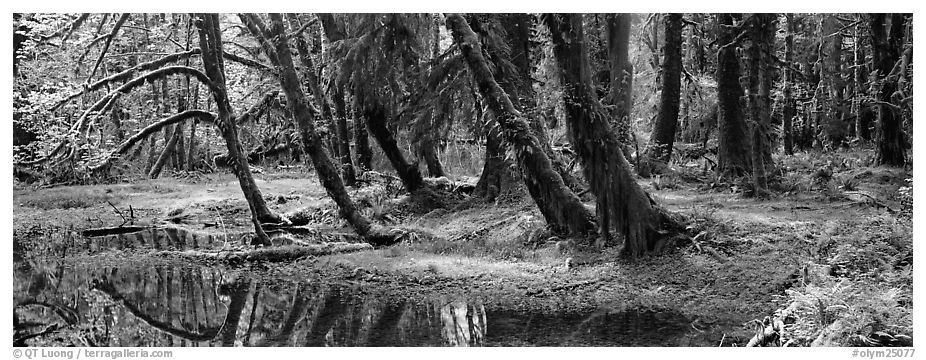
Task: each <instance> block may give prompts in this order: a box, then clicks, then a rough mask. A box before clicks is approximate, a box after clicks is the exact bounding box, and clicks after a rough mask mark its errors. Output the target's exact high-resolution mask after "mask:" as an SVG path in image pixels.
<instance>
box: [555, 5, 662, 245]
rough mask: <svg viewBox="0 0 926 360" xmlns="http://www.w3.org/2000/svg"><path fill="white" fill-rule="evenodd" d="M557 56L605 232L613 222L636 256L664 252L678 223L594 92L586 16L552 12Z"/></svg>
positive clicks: (575, 141)
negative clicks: (626, 150)
mask: <svg viewBox="0 0 926 360" xmlns="http://www.w3.org/2000/svg"><path fill="white" fill-rule="evenodd" d="M543 19H544V22H545V24H546V25H547V27H548V28H549V29H550V34H551V37H552V39H553V55H554V56H555V57H556V62H557V64H558V67H559V70H560V71H559V72H560V75H561V78H562V80H563V85H564V88H565V91H564V97H565V104H566V120H567V124H568V125H569V130H570V134H571V140H572V144H573V147H574V148H575V149H576V153H577V154H578V156H579V159H581V161H582V167H583V169H584V171H585V177H586V179H588V181H589V184H590V185H591V191H592V193H594V194H595V197H596V205H597V212H598V225H599V230H600V235H601V236H602V238H604V239H608V238H609V232H610V228H611V224H613V225H614V227H616V228H617V230H618V233H619V234H621V235H623V237H624V247H623V249H622V253H623V254H624V255H625V256H629V257H631V258H635V257H639V256H642V255H644V254H647V253H650V252H657V251H660V250H661V248H662V246H663V245H664V244H665V242H664V241H665V240H664V234H666V233H669V232H671V231H675V230H676V228H677V226H678V225H677V223H676V222H675V220H674V219H672V217H671V216H670V214H669V213H667V212H666V211H665V210H663V209H661V208H660V207H659V206H658V205H657V204H656V203H655V202H654V201H653V200H652V199H651V198H650V196H649V194H647V193H646V192H645V191H644V190H643V188H641V187H640V185H639V184H637V182H636V180H635V179H634V177H633V174H632V173H631V170H630V164H629V163H628V162H627V160H626V159H625V158H624V155H623V154H622V152H621V146H620V142H619V141H618V140H617V136H616V135H615V134H614V132H613V131H611V125H610V121H609V120H608V116H607V115H606V113H605V112H604V109H603V108H602V106H601V104H600V103H599V102H598V100H597V98H596V97H595V95H594V92H593V89H592V85H591V73H590V72H591V71H590V67H589V64H588V48H587V45H586V44H585V34H584V33H583V28H582V15H581V14H555V15H554V14H546V15H544V17H543Z"/></svg>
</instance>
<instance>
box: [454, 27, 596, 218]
mask: <svg viewBox="0 0 926 360" xmlns="http://www.w3.org/2000/svg"><path fill="white" fill-rule="evenodd" d="M446 26H447V30H449V31H450V33H451V34H452V36H453V39H454V42H455V43H456V44H457V45H458V46H459V47H460V50H461V51H462V52H463V57H464V59H465V60H466V63H467V65H468V67H469V69H470V74H471V75H472V76H473V79H474V80H475V81H476V83H477V86H478V88H479V92H480V93H481V94H482V97H483V98H484V99H485V101H486V102H487V103H488V106H489V108H490V109H492V111H493V112H494V113H495V119H496V121H498V123H499V125H500V126H501V129H502V131H503V134H504V137H505V140H506V141H507V142H508V144H509V145H510V146H511V148H513V150H514V152H515V158H516V159H517V161H518V164H519V165H520V167H521V174H522V176H523V178H524V183H525V185H526V186H527V189H528V192H529V193H530V194H531V197H532V198H533V199H534V202H535V203H536V204H537V206H538V207H539V208H540V212H541V213H542V214H543V216H544V218H545V219H546V220H547V224H548V225H549V226H550V227H551V228H552V229H553V230H554V231H557V232H566V233H570V234H574V235H584V234H588V233H589V232H591V231H593V230H594V223H593V221H592V216H591V214H590V213H589V212H588V210H587V209H586V208H585V206H584V205H583V204H582V203H581V202H580V201H579V198H578V197H576V196H575V194H573V193H572V192H571V191H569V188H567V187H566V184H565V183H563V179H562V177H561V176H560V175H559V173H557V172H556V171H555V170H553V166H552V163H551V162H550V159H549V157H547V155H546V153H545V152H544V151H543V149H542V148H541V146H540V144H539V141H538V140H537V137H536V136H534V134H533V133H532V132H531V130H530V126H529V125H528V123H527V121H525V120H524V118H523V117H522V115H521V113H520V112H518V111H517V110H516V109H515V108H514V105H513V104H512V103H511V100H510V99H509V98H508V95H507V94H505V91H504V90H502V88H501V86H499V84H498V83H497V82H496V81H495V78H494V76H493V75H492V72H491V70H489V66H488V63H487V61H486V59H485V57H484V56H483V53H482V46H481V44H480V43H479V38H478V37H477V36H476V34H475V33H474V32H473V30H472V28H470V26H469V24H467V22H466V20H465V19H464V18H463V16H461V15H459V14H450V15H447V17H446Z"/></svg>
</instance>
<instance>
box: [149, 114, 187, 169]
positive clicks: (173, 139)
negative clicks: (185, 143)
mask: <svg viewBox="0 0 926 360" xmlns="http://www.w3.org/2000/svg"><path fill="white" fill-rule="evenodd" d="M180 125H181V124H177V125H174V126H171V127H170V128H171V131H170V132H169V133H170V134H171V135H170V140H168V141H167V145H165V146H164V150H163V151H161V155H160V156H158V160H157V161H155V163H154V166H152V167H151V171H150V172H148V177H149V178H152V179H157V178H158V176H160V175H161V170H163V169H164V165H167V161H168V160H169V159H170V158H171V155H172V154H174V149H176V147H177V141H178V140H179V139H180V136H182V135H181V133H180V131H179V130H180Z"/></svg>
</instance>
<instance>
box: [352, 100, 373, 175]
mask: <svg viewBox="0 0 926 360" xmlns="http://www.w3.org/2000/svg"><path fill="white" fill-rule="evenodd" d="M355 97H356V95H355ZM354 144H355V146H356V150H357V167H358V168H360V172H364V171H370V170H373V149H372V148H370V135H369V134H368V133H367V127H366V121H364V115H363V112H362V111H360V104H358V103H356V101H355V102H354Z"/></svg>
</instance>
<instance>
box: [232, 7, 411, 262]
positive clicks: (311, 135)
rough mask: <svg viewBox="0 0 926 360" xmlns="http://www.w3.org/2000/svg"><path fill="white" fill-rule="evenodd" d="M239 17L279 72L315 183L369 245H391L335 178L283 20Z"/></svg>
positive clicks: (271, 16)
mask: <svg viewBox="0 0 926 360" xmlns="http://www.w3.org/2000/svg"><path fill="white" fill-rule="evenodd" d="M240 16H241V17H242V20H243V21H244V22H245V23H247V24H248V27H249V28H251V31H252V32H254V33H255V34H254V35H255V36H257V37H258V40H259V41H260V42H261V43H262V44H263V45H264V46H263V49H264V51H265V52H267V57H269V58H270V59H271V61H272V62H273V63H274V65H276V67H278V68H279V69H280V76H279V81H280V87H281V88H282V89H283V93H284V94H285V95H286V106H287V108H288V109H289V112H290V113H291V114H292V116H293V118H294V119H295V120H296V125H297V127H298V128H299V135H300V136H301V137H302V144H303V147H304V148H305V152H306V154H308V155H309V157H311V158H312V165H314V166H315V172H316V173H317V174H318V180H319V182H320V183H321V185H322V186H323V187H324V188H325V191H326V192H327V193H328V196H330V197H331V198H332V200H334V202H335V203H336V204H337V205H338V208H339V209H340V214H341V217H343V218H344V219H345V220H347V222H348V223H350V225H351V227H352V228H353V229H354V231H356V232H357V234H358V235H360V236H361V237H363V238H364V240H366V241H367V242H368V243H370V244H371V245H375V246H378V245H391V244H393V243H395V239H394V238H393V237H392V236H389V235H388V234H386V233H385V232H384V231H383V230H382V229H380V228H378V227H374V226H373V224H371V223H370V221H369V220H367V218H365V217H364V216H363V215H361V214H360V211H359V210H358V209H357V207H356V206H355V205H354V202H353V201H352V200H351V199H350V196H349V195H348V194H347V189H346V188H345V187H344V183H342V182H341V178H340V177H338V172H337V169H336V168H335V167H334V164H332V163H331V160H330V159H329V158H328V155H327V154H326V153H325V151H324V149H323V148H322V142H321V139H320V137H319V136H318V133H317V132H316V131H315V119H313V118H312V116H313V113H312V112H310V111H308V107H309V105H308V102H307V100H308V99H307V98H306V96H305V93H304V92H303V91H302V87H301V85H300V81H299V76H298V75H297V74H296V68H295V65H294V64H293V57H292V52H291V51H290V49H289V40H288V38H287V36H286V33H285V31H284V27H283V17H282V16H281V15H280V14H270V24H271V27H270V28H269V29H268V28H266V27H265V26H264V25H263V23H262V22H261V20H260V18H258V17H257V15H254V14H243V15H240Z"/></svg>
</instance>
